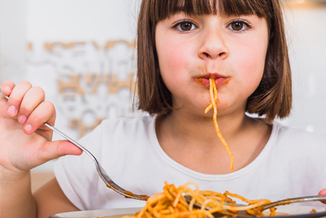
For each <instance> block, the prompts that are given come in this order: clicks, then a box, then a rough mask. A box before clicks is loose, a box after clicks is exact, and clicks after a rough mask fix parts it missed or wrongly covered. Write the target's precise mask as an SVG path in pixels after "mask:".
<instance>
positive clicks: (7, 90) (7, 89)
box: [2, 86, 10, 92]
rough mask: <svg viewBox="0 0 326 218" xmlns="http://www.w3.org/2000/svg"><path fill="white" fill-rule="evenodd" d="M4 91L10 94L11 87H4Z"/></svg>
mask: <svg viewBox="0 0 326 218" xmlns="http://www.w3.org/2000/svg"><path fill="white" fill-rule="evenodd" d="M2 91H5V92H10V87H9V86H5V87H3V89H2Z"/></svg>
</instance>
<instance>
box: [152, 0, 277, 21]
mask: <svg viewBox="0 0 326 218" xmlns="http://www.w3.org/2000/svg"><path fill="white" fill-rule="evenodd" d="M154 2H155V3H154V11H152V12H153V15H154V16H155V21H156V22H158V21H160V20H164V19H165V18H167V17H169V16H171V15H174V14H176V13H178V12H184V13H186V14H189V15H208V14H214V15H216V14H220V15H226V16H230V15H257V16H258V17H265V18H267V17H268V16H270V13H271V12H270V11H269V9H270V8H271V5H270V4H271V0H154Z"/></svg>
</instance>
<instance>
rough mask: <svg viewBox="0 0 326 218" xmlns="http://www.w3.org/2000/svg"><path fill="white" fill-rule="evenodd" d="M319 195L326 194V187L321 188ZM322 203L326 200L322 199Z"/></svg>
mask: <svg viewBox="0 0 326 218" xmlns="http://www.w3.org/2000/svg"><path fill="white" fill-rule="evenodd" d="M318 195H325V196H326V189H323V190H321V191H320V192H319V193H318ZM321 202H322V203H324V204H326V201H321Z"/></svg>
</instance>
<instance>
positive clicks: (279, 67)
mask: <svg viewBox="0 0 326 218" xmlns="http://www.w3.org/2000/svg"><path fill="white" fill-rule="evenodd" d="M216 4H218V5H216ZM217 10H218V11H217ZM179 11H183V12H185V13H186V14H190V15H205V14H217V13H220V14H223V15H257V16H258V17H263V18H265V19H266V21H267V24H268V27H269V44H268V49H267V54H266V60H265V69H264V74H263V78H262V80H261V82H260V84H259V86H258V88H257V89H256V90H255V92H254V93H253V94H252V95H251V96H249V98H248V101H247V107H246V112H248V113H251V114H258V115H259V116H263V117H264V120H265V121H266V122H272V121H273V120H274V119H275V118H276V117H278V118H285V117H287V116H288V115H289V114H290V111H291V107H292V85H291V69H290V65H289V58H288V49H287V43H286V39H285V33H284V23H283V16H282V10H281V6H280V3H279V0H143V1H142V3H141V8H140V13H139V18H138V29H137V34H138V41H137V52H138V56H137V89H138V97H139V103H138V109H140V110H143V111H146V112H148V113H149V114H168V113H170V112H171V111H172V110H173V105H172V97H171V93H170V91H169V90H168V89H167V87H166V86H165V84H164V82H163V80H162V78H161V76H160V73H159V64H158V57H157V53H156V46H155V28H156V24H157V23H158V22H159V21H161V20H164V19H165V18H167V17H169V16H171V15H173V14H175V13H177V12H179Z"/></svg>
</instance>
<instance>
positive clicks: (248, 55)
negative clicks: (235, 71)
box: [238, 43, 267, 84]
mask: <svg viewBox="0 0 326 218" xmlns="http://www.w3.org/2000/svg"><path fill="white" fill-rule="evenodd" d="M260 45H261V44H260ZM266 47H267V46H266ZM266 47H265V45H264V44H263V46H259V43H257V44H250V45H248V48H247V49H244V50H242V51H239V52H241V53H242V54H241V59H240V60H239V63H238V68H239V69H241V73H242V76H241V77H245V78H244V79H245V81H246V82H252V83H258V84H259V82H260V80H261V78H262V76H263V73H264V67H265V58H266Z"/></svg>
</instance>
